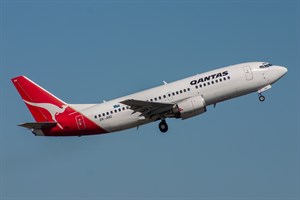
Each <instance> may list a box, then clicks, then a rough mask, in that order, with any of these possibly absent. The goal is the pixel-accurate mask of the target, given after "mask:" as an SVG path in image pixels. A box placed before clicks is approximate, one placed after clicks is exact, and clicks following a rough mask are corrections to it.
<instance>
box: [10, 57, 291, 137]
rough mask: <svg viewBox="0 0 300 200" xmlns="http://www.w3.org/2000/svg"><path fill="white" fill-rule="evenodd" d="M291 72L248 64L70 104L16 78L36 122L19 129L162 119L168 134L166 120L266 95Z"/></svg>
mask: <svg viewBox="0 0 300 200" xmlns="http://www.w3.org/2000/svg"><path fill="white" fill-rule="evenodd" d="M287 71H288V70H287V68H285V67H283V66H278V65H272V64H270V63H266V62H248V63H241V64H236V65H231V66H228V67H223V68H219V69H216V70H212V71H209V72H206V73H202V74H197V75H194V76H191V77H188V78H185V79H182V80H178V81H175V82H172V83H167V82H165V81H164V84H163V85H161V86H158V87H154V88H151V89H148V90H144V91H141V92H138V93H135V94H131V95H128V96H124V97H120V98H117V99H113V100H110V101H107V102H103V103H100V104H69V103H66V102H64V101H62V100H60V99H59V98H57V97H56V96H54V95H53V94H51V93H50V92H48V91H47V90H45V89H43V88H42V87H40V86H39V85H37V84H36V83H34V82H33V81H31V80H30V79H28V78H27V77H25V76H18V77H15V78H12V79H11V80H12V83H13V84H14V86H15V87H16V89H17V91H18V92H19V94H20V96H21V97H22V99H23V101H24V103H25V104H26V106H27V107H28V109H29V111H30V112H31V114H32V116H33V117H34V119H35V122H29V123H23V124H20V125H19V126H22V127H25V128H28V129H30V130H31V132H32V133H34V134H35V135H36V136H85V135H96V134H105V133H112V132H116V131H121V130H125V129H130V128H134V127H139V126H141V125H144V124H147V123H150V122H155V121H160V122H159V130H160V131H161V132H162V133H166V132H167V131H168V124H167V122H166V119H167V118H177V119H183V120H184V119H188V118H191V117H194V116H197V115H200V114H203V113H205V112H206V111H207V107H208V106H210V105H213V106H216V104H217V103H220V102H223V101H226V100H229V99H232V98H236V97H240V96H243V95H246V94H249V93H253V92H258V97H259V100H260V101H261V102H263V101H264V100H265V96H263V94H262V93H263V92H265V91H267V90H269V89H271V87H272V84H273V83H275V82H276V81H278V80H279V79H280V78H281V77H283V76H284V75H285V74H286V73H287Z"/></svg>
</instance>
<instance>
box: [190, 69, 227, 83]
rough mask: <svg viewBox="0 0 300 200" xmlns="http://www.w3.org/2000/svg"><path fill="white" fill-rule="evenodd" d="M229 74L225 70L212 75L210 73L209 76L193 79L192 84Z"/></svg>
mask: <svg viewBox="0 0 300 200" xmlns="http://www.w3.org/2000/svg"><path fill="white" fill-rule="evenodd" d="M227 75H228V71H224V72H222V73H217V74H212V75H209V76H205V77H202V78H199V79H198V80H192V81H191V83H190V84H191V85H196V84H198V83H203V82H206V81H210V80H214V79H216V78H219V77H223V76H227Z"/></svg>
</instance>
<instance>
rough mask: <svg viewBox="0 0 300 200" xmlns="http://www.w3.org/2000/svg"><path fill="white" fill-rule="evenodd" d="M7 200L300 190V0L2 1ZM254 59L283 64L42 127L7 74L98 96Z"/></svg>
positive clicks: (70, 97) (0, 72)
mask: <svg viewBox="0 0 300 200" xmlns="http://www.w3.org/2000/svg"><path fill="white" fill-rule="evenodd" d="M0 6H1V28H0V30H1V40H0V41H1V45H0V46H1V49H0V50H1V59H0V60H1V61H0V62H1V63H0V64H1V67H0V81H1V82H0V83H1V88H2V90H1V94H0V98H1V120H0V123H1V124H0V130H1V135H0V136H1V138H0V150H1V151H0V152H1V154H0V156H1V157H0V158H1V160H0V164H1V165H0V167H1V170H0V177H1V178H0V184H1V185H0V199H1V200H2V199H3V200H19V199H26V200H27V199H28V200H53V199H70V200H71V199H72V200H79V199H91V200H94V199H101V200H102V199H112V200H117V199H130V200H131V199H139V200H142V199H146V200H152V199H166V200H171V199H172V200H173V199H209V200H219V199H220V200H224V199H226V200H228V199H239V200H245V199H247V200H258V199H259V200H261V199H270V200H271V199H272V200H273V199H276V200H278V199H286V200H296V199H299V198H300V194H299V188H300V185H299V167H300V165H299V156H300V155H299V139H300V137H299V132H300V128H299V121H300V117H299V110H300V109H299V101H300V95H299V91H300V88H299V86H300V84H299V75H300V74H299V64H300V62H299V55H300V51H299V49H300V48H299V34H300V31H299V30H300V29H299V27H300V26H299V24H300V23H299V19H300V14H299V12H300V11H299V1H292V0H282V1H281V0H277V1H250V0H240V1H238V0H234V1H221V0H218V1H216V0H213V1H4V0H2V1H1V4H0ZM248 61H267V62H271V63H274V64H278V65H283V66H286V67H287V68H288V69H289V72H288V74H287V75H286V76H285V77H284V78H283V79H282V80H280V81H279V82H278V83H276V84H275V85H274V86H273V88H272V89H271V90H270V91H268V92H266V93H265V96H266V101H265V102H264V103H261V102H259V101H258V98H257V94H250V95H247V96H244V97H241V98H237V99H233V100H231V101H227V102H224V103H221V104H218V105H217V107H216V108H215V109H214V108H212V107H209V109H208V112H207V113H205V114H203V115H200V116H197V117H195V118H192V119H189V120H184V121H181V120H174V119H171V120H168V123H169V132H168V134H167V135H163V134H161V133H160V132H159V130H158V127H157V126H158V123H152V124H149V125H145V126H142V127H140V128H139V130H136V129H130V130H126V131H122V132H118V133H112V134H107V135H99V136H91V137H81V138H77V137H70V138H47V137H34V136H33V135H32V134H31V133H30V132H29V131H27V130H25V129H22V128H20V127H17V126H16V125H17V124H18V123H21V122H27V121H33V118H32V117H31V115H30V113H29V112H28V110H27V109H26V107H25V105H24V103H22V101H21V98H20V97H19V95H18V93H17V92H16V90H15V88H14V87H13V85H12V84H11V82H10V78H12V77H14V76H18V75H26V76H28V77H29V78H30V79H32V80H34V81H35V82H37V83H38V84H40V85H41V86H42V87H44V88H46V89H47V90H49V91H51V92H52V93H54V94H55V95H57V96H58V97H59V98H61V99H63V100H64V101H66V102H69V103H97V102H101V101H102V100H109V99H113V98H116V97H120V96H123V95H126V94H130V93H132V92H136V91H140V90H143V89H147V88H150V87H153V86H157V85H160V84H162V81H163V80H165V81H167V82H170V81H174V80H177V79H181V78H185V77H187V76H190V75H193V74H196V73H201V72H205V71H208V70H211V69H215V68H218V67H223V66H227V65H231V64H237V63H241V62H248Z"/></svg>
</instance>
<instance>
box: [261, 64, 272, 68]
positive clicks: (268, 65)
mask: <svg viewBox="0 0 300 200" xmlns="http://www.w3.org/2000/svg"><path fill="white" fill-rule="evenodd" d="M271 66H272V64H271V63H263V64H262V65H261V66H259V68H267V67H271Z"/></svg>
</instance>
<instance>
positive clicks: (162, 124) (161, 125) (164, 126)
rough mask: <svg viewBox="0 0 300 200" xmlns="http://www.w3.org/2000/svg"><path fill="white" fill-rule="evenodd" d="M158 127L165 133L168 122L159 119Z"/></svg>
mask: <svg viewBox="0 0 300 200" xmlns="http://www.w3.org/2000/svg"><path fill="white" fill-rule="evenodd" d="M158 128H159V130H160V131H161V132H162V133H166V132H167V131H168V129H169V128H168V124H167V123H166V121H161V122H160V123H159V125H158Z"/></svg>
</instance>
